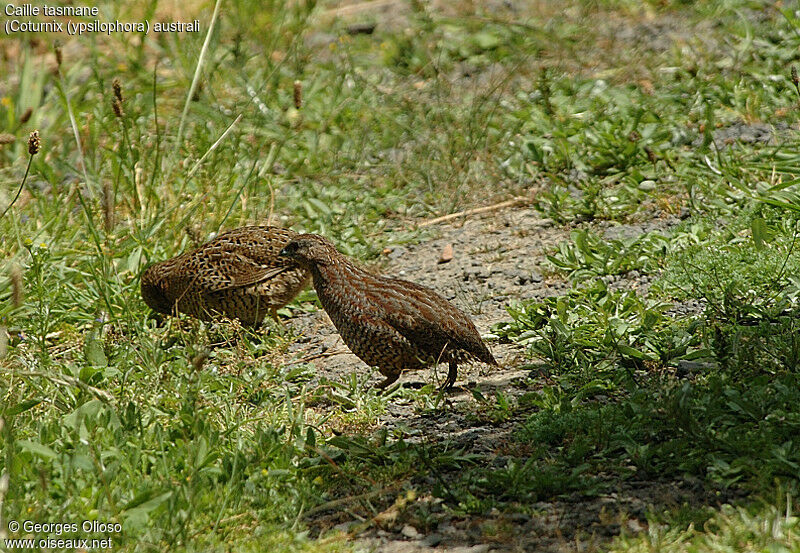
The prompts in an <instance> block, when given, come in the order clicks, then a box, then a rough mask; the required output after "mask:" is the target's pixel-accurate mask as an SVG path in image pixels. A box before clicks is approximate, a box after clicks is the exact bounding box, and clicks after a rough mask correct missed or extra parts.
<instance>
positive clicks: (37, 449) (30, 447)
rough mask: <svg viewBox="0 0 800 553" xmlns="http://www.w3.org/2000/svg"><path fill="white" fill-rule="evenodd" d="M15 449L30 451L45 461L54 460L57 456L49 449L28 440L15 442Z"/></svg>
mask: <svg viewBox="0 0 800 553" xmlns="http://www.w3.org/2000/svg"><path fill="white" fill-rule="evenodd" d="M16 443H17V447H19V448H20V449H24V450H25V451H30V452H31V453H33V454H34V455H40V456H42V457H44V458H46V459H55V458H56V457H57V456H58V454H57V453H56V452H55V451H53V450H52V449H51V448H49V447H47V446H46V445H44V444H40V443H38V442H31V441H30V440H17V442H16Z"/></svg>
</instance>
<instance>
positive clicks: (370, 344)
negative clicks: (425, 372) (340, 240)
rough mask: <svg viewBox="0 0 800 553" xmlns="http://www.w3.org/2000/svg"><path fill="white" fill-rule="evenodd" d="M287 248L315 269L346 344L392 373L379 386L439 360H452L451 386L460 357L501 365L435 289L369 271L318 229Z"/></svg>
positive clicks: (321, 294) (319, 289)
mask: <svg viewBox="0 0 800 553" xmlns="http://www.w3.org/2000/svg"><path fill="white" fill-rule="evenodd" d="M282 253H283V255H287V256H289V257H291V258H292V259H294V260H295V261H296V262H297V263H298V264H299V265H300V266H302V267H305V268H307V269H308V270H309V271H310V272H311V275H312V278H313V283H314V288H315V289H316V291H317V296H319V299H320V302H321V303H322V306H323V307H324V308H325V311H326V312H327V313H328V315H329V316H330V318H331V321H333V324H334V325H335V326H336V329H337V330H338V331H339V334H340V335H341V336H342V340H344V343H345V344H347V346H348V347H349V348H350V350H351V351H352V352H353V353H354V354H356V355H357V356H358V357H359V358H361V360H363V361H364V362H365V363H367V364H368V365H372V366H377V367H378V369H379V370H380V372H381V374H383V375H384V376H385V377H386V380H385V381H384V382H382V383H381V384H380V385H379V386H380V387H384V386H387V385H388V384H391V383H392V382H394V381H395V380H397V378H398V377H399V376H400V373H401V372H402V371H404V370H413V369H419V368H422V367H425V366H427V365H430V364H434V363H442V362H447V363H448V364H449V367H450V370H449V371H448V377H447V381H446V383H445V385H446V386H448V385H452V384H453V383H454V382H455V378H456V373H457V368H458V364H459V363H461V362H464V361H468V360H479V361H483V362H484V363H489V364H492V365H496V364H497V361H495V359H494V357H493V356H492V354H491V352H490V351H489V349H488V348H487V347H486V345H485V344H484V343H483V341H482V340H481V337H480V334H479V333H478V330H477V329H476V328H475V325H474V324H473V323H472V321H471V320H470V318H469V317H468V316H467V315H466V314H465V313H464V312H463V311H461V310H460V309H458V308H457V307H455V306H454V305H452V304H451V303H450V302H448V301H447V300H446V299H444V298H443V297H441V296H440V295H439V294H437V293H436V292H434V291H433V290H431V289H430V288H426V287H424V286H420V285H418V284H414V283H413V282H408V281H406V280H400V279H395V278H388V277H383V276H377V275H373V274H370V273H368V272H366V271H364V270H363V269H360V268H359V267H357V266H356V265H354V264H353V263H351V262H350V261H348V260H347V258H346V257H344V256H343V255H342V254H340V253H339V252H338V251H337V250H336V248H335V247H334V246H333V244H331V243H330V242H329V241H328V240H327V239H325V238H323V237H322V236H318V235H314V234H301V235H298V236H296V237H295V238H294V239H293V240H292V241H291V242H290V243H289V244H288V245H287V246H286V248H284V250H283V252H282Z"/></svg>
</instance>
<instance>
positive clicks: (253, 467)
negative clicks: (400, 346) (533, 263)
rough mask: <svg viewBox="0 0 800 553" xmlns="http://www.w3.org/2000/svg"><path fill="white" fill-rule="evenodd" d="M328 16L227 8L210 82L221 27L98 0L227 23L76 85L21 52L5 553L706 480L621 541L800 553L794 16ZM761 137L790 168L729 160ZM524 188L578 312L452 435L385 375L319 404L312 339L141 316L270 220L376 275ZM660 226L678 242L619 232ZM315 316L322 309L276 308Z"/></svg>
mask: <svg viewBox="0 0 800 553" xmlns="http://www.w3.org/2000/svg"><path fill="white" fill-rule="evenodd" d="M770 6H772V5H771V4H770ZM333 7H335V6H334V5H333V4H330V3H325V4H324V5H323V4H320V5H317V4H316V3H315V2H293V3H285V2H277V1H272V2H267V3H263V2H250V1H247V0H237V1H236V2H233V3H223V9H222V11H221V13H220V17H219V19H218V21H217V22H216V28H215V31H214V32H213V33H212V34H211V35H210V37H209V42H208V47H207V49H206V51H205V57H204V60H203V63H202V65H200V66H199V67H198V56H199V52H200V51H201V49H202V47H203V44H204V40H205V39H206V36H205V31H206V30H207V28H208V27H207V24H208V21H209V19H210V17H211V9H212V6H211V5H193V4H191V3H190V4H187V5H185V6H180V7H179V8H178V7H175V6H171V5H170V6H167V5H165V4H161V3H159V2H157V1H156V0H154V1H153V2H151V3H150V4H149V5H148V6H147V7H145V8H137V7H135V5H134V4H127V3H123V4H104V5H102V6H101V12H103V13H104V16H103V18H104V19H120V20H139V19H142V18H151V19H152V18H156V17H158V18H164V19H185V20H188V19H192V18H194V17H195V15H196V16H197V17H199V18H200V19H201V26H202V27H203V31H202V32H201V33H198V34H184V35H181V36H180V37H178V36H175V35H169V34H162V35H155V34H151V35H148V36H146V37H143V39H142V40H140V37H135V36H133V35H125V34H113V35H111V36H106V35H92V36H84V37H82V38H80V39H74V40H65V42H66V44H65V45H64V46H63V48H62V54H63V62H62V64H61V66H60V68H59V70H58V71H56V70H55V69H56V67H55V56H54V54H53V50H52V39H54V38H56V37H51V36H42V37H39V38H40V39H41V40H38V41H31V40H28V38H30V37H26V38H25V39H22V38H12V39H8V38H5V39H3V41H0V51H2V52H3V53H4V55H3V56H0V72H2V74H3V75H7V76H8V77H7V78H5V79H3V82H0V133H9V134H10V135H13V136H14V137H15V141H14V142H13V143H7V144H0V209H5V208H6V206H7V205H9V204H10V202H11V201H12V198H13V197H14V194H15V193H16V190H17V189H18V187H19V186H20V183H21V182H22V178H23V175H24V173H25V168H26V166H27V164H28V162H29V156H28V154H27V145H26V144H25V141H26V138H27V136H28V133H29V132H30V131H32V130H33V129H38V130H39V132H40V135H41V137H42V142H43V146H42V151H41V152H40V153H38V154H37V155H35V156H34V157H33V158H32V160H31V171H30V174H29V176H28V178H27V180H26V181H25V185H24V189H23V191H22V194H21V195H20V198H19V199H18V200H17V202H16V203H15V204H14V205H13V206H11V208H10V209H9V210H8V212H7V213H6V214H5V216H3V217H2V219H0V234H2V236H4V237H6V239H5V240H3V241H2V243H1V244H0V252H1V253H2V257H3V264H2V271H3V275H4V276H2V277H0V326H2V327H3V328H5V329H7V331H8V335H9V340H8V344H7V345H5V346H3V345H2V344H0V398H2V399H0V420H2V431H1V432H0V444H1V447H2V450H1V451H0V459H2V463H0V467H2V471H1V472H2V474H3V475H5V476H4V477H3V478H6V477H7V482H8V484H7V489H6V487H5V486H4V485H3V480H2V479H0V519H1V520H0V523H2V524H0V535H2V533H3V532H5V531H6V529H7V524H6V523H7V521H10V520H33V521H37V522H56V521H81V520H98V521H102V522H118V523H120V524H121V525H122V528H123V531H122V532H121V533H119V534H118V535H117V534H114V535H112V536H111V537H112V538H113V541H114V547H115V548H117V549H120V550H124V551H134V550H136V551H139V550H147V551H150V550H152V551H161V550H164V549H175V550H203V551H207V550H218V551H223V550H225V551H248V550H254V551H256V550H258V551H263V550H270V551H347V550H351V549H352V548H353V547H354V546H353V545H352V544H351V543H349V538H350V536H347V535H343V534H340V533H338V532H336V531H332V530H331V527H332V526H334V525H335V524H337V523H339V522H346V521H347V520H360V522H359V526H358V527H359V528H361V529H366V528H370V527H373V526H380V525H381V524H389V525H391V524H392V523H389V522H385V521H386V520H389V519H390V518H391V520H393V521H399V522H397V523H398V524H405V523H408V524H413V525H414V526H415V527H416V528H419V529H424V530H426V531H434V530H436V528H437V525H438V524H439V522H440V519H441V516H442V513H446V514H448V515H452V516H454V517H474V518H475V519H476V520H477V519H482V518H486V517H488V516H490V515H491V516H495V515H496V514H497V513H500V516H505V515H510V514H514V513H516V514H519V513H526V514H529V515H531V516H534V517H536V516H539V515H540V512H539V510H538V507H534V505H535V504H537V502H558V501H561V500H563V499H564V498H565V497H576V496H577V497H580V498H582V499H583V500H585V501H587V502H591V501H592V500H593V499H595V498H598V497H600V496H601V495H603V494H606V493H609V492H611V491H613V490H614V489H616V488H617V487H619V486H621V485H625V484H626V483H629V482H639V481H648V482H655V481H667V482H684V481H687V482H688V481H691V482H696V483H698V484H697V485H698V486H699V488H700V489H701V490H702V492H701V493H700V492H699V493H698V494H697V498H698V501H699V502H700V503H701V506H700V507H697V506H681V505H670V504H667V503H664V504H659V503H656V504H654V505H651V506H650V509H651V512H650V513H649V514H648V521H647V522H648V529H647V530H646V531H645V532H643V533H640V534H636V535H633V534H629V533H626V532H625V531H623V532H622V535H621V536H620V537H619V538H617V539H616V540H615V541H613V542H610V543H606V544H604V545H602V546H601V547H604V548H607V549H608V548H610V550H614V551H617V550H620V551H622V550H625V551H637V550H647V551H653V550H657V551H673V550H674V551H679V550H693V551H722V550H726V549H725V548H726V547H727V548H728V549H727V550H770V551H773V550H774V551H784V550H785V551H797V550H799V549H800V539H798V534H797V521H796V517H795V516H794V515H793V514H792V513H794V512H796V509H797V499H796V497H797V493H798V489H797V482H798V477H799V476H800V473H799V472H798V471H799V470H800V468H798V467H800V445H799V444H798V440H797V438H796V436H797V435H798V426H799V425H800V407H798V405H800V401H799V400H800V398H799V397H798V392H797V390H798V389H799V386H798V385H799V384H800V383H799V382H798V371H797V368H798V362H799V361H800V338H798V335H800V334H798V323H797V320H798V307H797V297H798V294H800V281H799V280H798V277H797V274H798V270H800V257H799V255H798V253H797V252H798V247H799V246H800V245H798V244H797V242H798V240H797V238H798V230H797V229H798V213H800V207H798V206H800V196H798V191H797V183H796V179H797V178H798V175H800V163H799V162H798V160H800V131H797V130H796V129H795V126H796V125H797V123H798V115H797V113H798V112H797V105H798V101H800V100H799V99H798V92H797V91H796V90H795V87H794V85H793V83H792V81H791V76H790V65H791V64H792V63H795V64H796V63H797V59H796V52H797V49H798V47H799V46H800V35H799V34H798V32H797V31H798V29H800V23H798V19H797V17H796V15H795V14H794V13H793V12H792V11H791V10H790V9H788V8H782V9H785V11H784V12H781V11H780V10H779V9H778V8H775V7H774V6H772V7H769V8H768V7H767V5H766V3H763V2H756V1H744V0H741V1H739V0H737V1H733V0H730V1H724V2H706V3H700V4H698V5H693V4H691V3H689V4H687V3H684V2H648V3H645V4H644V5H640V4H638V3H632V2H584V1H582V0H574V1H568V2H564V3H563V5H561V4H559V5H553V6H550V5H548V6H544V5H542V6H538V7H535V6H527V5H526V6H524V7H522V8H521V10H522V11H521V12H520V13H513V12H510V11H508V10H506V9H504V8H498V9H496V10H494V9H492V8H490V7H485V6H483V5H482V4H481V3H466V2H465V3H463V4H461V3H459V4H456V5H455V6H453V7H451V8H450V9H448V10H442V11H437V10H435V9H433V8H431V7H430V6H429V5H428V4H425V3H418V2H410V3H408V4H407V5H406V4H403V6H402V9H400V11H399V12H398V13H397V14H395V15H394V16H393V17H390V18H389V20H386V21H385V20H384V19H382V18H380V17H377V16H374V15H372V14H370V13H369V12H365V13H363V14H358V15H356V16H347V17H343V18H342V19H339V20H336V19H334V20H332V19H331V18H330V15H329V14H327V13H326V10H328V9H330V8H333ZM175 10H180V11H175ZM153 14H156V15H153ZM372 18H374V19H372ZM369 21H375V22H377V23H378V26H377V28H376V30H375V33H374V34H372V35H363V34H356V35H350V34H348V33H347V32H346V28H347V25H348V24H350V23H353V22H369ZM598 22H600V23H602V24H598ZM693 28H694V29H696V32H692V29H693ZM620 29H622V30H625V31H626V32H627V31H629V30H630V29H633V31H632V35H631V36H630V37H629V38H622V39H620V38H618V37H619V36H626V35H625V34H624V33H622V34H620ZM653 29H655V30H653ZM667 34H670V35H672V38H673V39H674V40H667V41H666V42H665V41H663V40H662V39H663V38H664V36H665V35H667ZM60 38H62V39H65V37H60ZM198 69H199V72H198V73H197V74H198V75H199V87H198V88H197V90H196V91H195V94H194V95H193V97H191V98H188V100H189V101H188V103H187V97H188V95H189V91H190V87H191V83H192V81H193V78H194V76H195V74H196V72H197V71H198ZM115 78H118V79H119V81H120V83H121V88H122V95H123V100H122V102H121V108H122V114H121V117H118V116H117V115H116V114H115V112H114V108H113V106H112V104H113V98H114V91H113V87H112V81H113V79H115ZM295 81H299V82H300V83H301V87H302V105H301V106H300V107H299V108H295V107H294V100H293V94H294V82H295ZM185 106H188V111H186V116H185V118H184V116H183V113H184V107H185ZM29 108H30V110H31V111H30V113H28V110H29ZM72 117H74V121H75V122H74V125H73V123H72V120H71V119H72ZM740 122H743V123H745V124H748V125H749V124H755V123H761V122H764V123H767V124H769V125H772V126H773V128H774V129H775V132H774V140H773V141H772V142H771V143H769V144H765V143H760V142H745V141H737V140H735V139H732V140H728V141H727V143H726V141H725V139H724V136H723V134H721V133H724V132H726V131H728V130H729V129H730V128H731V127H732V126H733V125H734V124H737V123H740ZM179 129H181V130H179ZM715 133H716V134H715ZM179 135H180V136H179ZM179 138H180V140H179ZM78 144H80V147H78ZM519 196H527V197H530V198H531V205H533V206H534V207H535V208H536V209H537V210H538V211H539V212H540V213H541V215H542V216H543V217H548V218H550V219H552V220H553V221H554V222H555V223H556V224H557V225H561V226H563V228H564V233H565V237H567V236H568V239H566V240H565V241H564V242H563V243H562V244H560V245H559V246H558V247H557V248H555V249H554V250H553V251H550V252H548V256H547V259H548V260H549V264H550V265H549V273H548V278H553V279H566V280H567V281H568V282H569V283H570V285H571V289H570V290H569V291H568V292H567V293H565V294H562V295H559V296H554V297H549V298H546V299H543V300H541V301H529V302H523V303H519V302H509V305H508V313H509V319H508V321H506V322H503V323H500V324H498V325H496V326H495V327H494V328H493V329H492V333H493V334H494V336H495V338H496V339H497V340H507V341H512V342H515V343H517V344H520V345H521V346H523V347H524V350H525V352H526V354H527V356H528V357H529V359H528V360H527V361H525V362H524V363H526V364H524V365H523V366H520V367H519V368H520V377H521V378H520V379H519V386H521V387H522V390H521V395H519V396H518V397H511V396H510V395H509V394H507V393H504V392H499V391H498V392H496V393H493V394H489V393H486V392H485V391H482V389H481V388H480V386H479V387H478V388H477V389H475V390H472V395H473V397H472V400H471V401H470V402H467V403H465V404H463V405H458V406H449V407H444V403H443V401H442V399H441V398H439V397H438V396H437V392H436V390H435V389H433V387H432V386H425V387H423V388H422V389H420V390H399V391H397V392H395V393H394V394H389V395H387V396H378V395H377V394H376V393H375V391H374V390H371V389H369V387H368V385H367V384H366V382H367V375H366V373H363V374H358V375H352V377H349V378H347V379H343V380H342V381H335V382H331V381H325V380H323V381H322V382H321V383H320V385H319V386H318V387H316V388H312V385H311V383H312V382H316V381H315V380H314V379H315V377H316V376H317V375H316V374H315V370H314V368H313V365H308V364H301V365H299V366H297V365H293V366H289V365H288V360H289V355H288V348H289V346H290V344H291V343H292V341H293V340H294V338H295V337H293V336H292V335H291V333H286V332H279V331H277V329H269V331H262V332H259V333H257V334H253V333H251V332H248V331H247V330H245V329H242V328H240V327H238V326H237V325H235V324H234V325H221V326H214V327H211V326H208V325H205V324H201V323H197V322H196V321H183V322H182V323H181V324H179V323H177V322H174V321H173V322H171V323H170V324H168V325H166V326H162V327H160V326H157V325H156V324H155V322H154V321H153V320H152V319H151V318H150V317H149V313H148V310H147V308H146V307H145V305H144V304H143V302H142V301H141V299H140V297H139V292H138V276H139V275H140V274H141V271H142V270H143V269H144V267H145V266H146V265H147V264H148V263H150V262H153V261H156V260H160V259H164V258H166V257H168V256H171V255H174V254H176V253H179V252H180V251H183V250H184V249H185V248H188V247H190V246H191V245H192V244H194V243H197V242H202V241H204V240H205V239H206V238H208V237H209V236H210V234H211V233H213V232H216V231H218V230H219V229H224V228H231V227H234V226H238V225H242V224H247V223H253V222H265V221H272V222H273V223H278V224H282V225H286V226H291V227H293V228H295V229H296V230H305V231H310V232H319V233H323V234H325V235H327V236H329V237H331V238H332V239H333V240H334V241H335V242H336V245H337V246H338V247H339V248H340V249H341V250H342V251H343V252H345V253H346V254H348V255H351V256H354V257H356V258H359V259H361V260H362V261H366V262H373V261H375V260H376V258H377V257H378V255H379V254H380V252H381V251H382V249H383V248H384V247H385V246H386V245H391V244H402V243H407V242H409V241H415V240H424V239H426V238H427V237H428V236H429V235H428V234H425V233H423V232H422V231H419V230H415V224H416V223H418V222H420V221H423V220H425V219H429V218H433V217H436V216H438V215H442V214H446V213H451V212H455V211H458V210H461V209H467V208H469V207H475V206H478V205H484V204H488V203H491V202H495V201H502V200H506V199H508V198H511V197H519ZM679 217H680V218H681V220H680V221H678V218H679ZM653 221H656V222H658V221H662V222H663V221H669V224H666V223H664V224H656V225H655V227H656V228H655V229H654V230H649V231H648V232H644V233H642V234H641V235H636V236H633V237H630V238H626V237H620V238H614V237H611V236H606V235H605V234H604V232H605V229H606V228H608V227H613V226H616V225H618V224H622V225H627V226H629V227H631V228H639V227H641V228H644V225H646V224H647V223H650V222H653ZM648 228H649V227H648ZM15 265H16V266H19V267H20V268H21V275H22V278H21V284H22V286H21V290H20V287H19V284H20V282H19V281H18V280H17V279H16V277H13V276H12V275H13V270H12V267H13V266H15ZM6 275H7V276H6ZM642 275H644V276H646V277H647V278H648V279H649V280H648V282H647V286H644V287H640V288H639V289H638V290H634V289H632V287H631V286H628V284H627V283H628V282H629V280H628V279H635V278H639V277H641V276H642ZM20 292H22V301H21V303H17V302H16V300H15V299H14V298H15V297H19V294H20ZM313 309H315V304H314V295H313V293H305V294H303V295H301V297H300V298H299V299H298V300H297V301H296V302H295V303H293V304H292V305H290V306H289V307H288V308H287V309H286V310H284V311H283V315H284V316H291V315H292V314H293V313H298V312H301V311H303V310H313ZM212 343H222V344H223V345H222V346H219V347H210V344H212ZM526 369H530V371H529V372H525V370H526ZM390 402H400V403H406V404H410V405H411V406H412V408H413V410H414V412H415V413H416V415H418V416H420V417H428V416H437V413H440V412H441V409H442V408H443V407H444V408H447V409H454V410H457V411H458V412H459V413H460V414H462V415H464V420H467V421H470V422H471V423H474V424H476V425H483V426H486V427H494V426H497V427H503V425H507V426H510V427H511V430H510V432H509V433H508V434H507V435H505V437H504V438H503V439H502V440H500V441H498V442H497V443H496V444H495V447H496V450H495V451H492V452H489V453H482V454H480V455H479V454H476V453H475V452H473V451H470V450H469V449H468V448H465V447H464V446H463V444H460V443H457V442H456V441H454V440H451V439H449V438H442V439H438V438H439V437H438V436H436V437H430V436H421V437H420V436H417V435H414V434H413V433H410V431H409V430H408V429H407V428H405V427H404V426H403V425H402V423H400V424H398V425H397V426H396V427H394V428H393V429H392V430H391V431H388V430H387V429H385V428H383V427H381V425H380V423H379V421H380V420H381V419H380V418H381V416H382V415H383V414H384V413H385V412H386V409H387V405H389V403H390ZM714 498H718V499H714ZM774 498H777V499H774ZM726 502H732V503H736V504H735V505H733V506H720V503H726ZM331 511H333V512H334V515H335V516H332V515H331ZM493 513H494V514H493ZM351 515H352V516H351ZM336 516H340V517H342V518H336ZM348 516H350V518H349V519H348V518H347V517H348ZM326 517H327V518H326ZM359 517H360V519H359ZM392 517H394V518H392ZM485 524H486V525H485V526H484V527H482V528H483V530H482V532H483V533H482V536H483V538H485V539H486V540H487V541H492V542H501V543H502V542H506V541H509V540H511V539H512V537H511V535H513V531H512V530H509V529H508V528H506V527H505V526H503V524H502V523H498V522H496V521H495V522H492V523H488V522H487V523H485ZM492 524H497V525H496V526H492ZM585 531H586V533H587V534H590V533H591V529H585ZM80 537H83V538H86V537H94V536H87V535H83V534H81V536H80ZM97 537H105V535H104V534H100V535H98V536H97Z"/></svg>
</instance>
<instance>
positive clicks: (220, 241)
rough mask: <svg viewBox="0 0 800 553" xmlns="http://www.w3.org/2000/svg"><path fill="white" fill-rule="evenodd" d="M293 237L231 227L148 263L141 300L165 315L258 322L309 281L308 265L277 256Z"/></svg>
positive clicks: (270, 230) (255, 228)
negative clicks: (196, 245)
mask: <svg viewBox="0 0 800 553" xmlns="http://www.w3.org/2000/svg"><path fill="white" fill-rule="evenodd" d="M295 236H297V233H296V232H294V231H291V230H288V229H284V228H280V227H271V226H249V227H241V228H238V229H234V230H229V231H228V232H225V233H223V234H220V235H219V236H217V237H216V238H214V239H213V240H211V241H210V242H207V243H205V244H203V245H202V246H200V247H199V248H197V249H195V250H192V251H188V252H185V253H182V254H181V255H179V256H177V257H173V258H172V259H168V260H167V261H161V262H160V263H155V264H153V265H151V266H150V267H148V268H147V269H146V270H145V272H144V273H143V274H142V281H141V290H142V298H143V299H144V301H145V303H146V304H147V305H149V306H150V308H151V309H153V310H154V311H157V312H159V313H164V314H166V315H174V314H176V312H178V311H179V312H181V313H186V314H187V315H192V316H194V317H197V318H199V319H203V320H210V319H211V318H212V317H213V316H215V315H224V316H226V317H229V318H232V319H233V318H236V319H239V320H240V321H241V322H242V324H245V325H249V326H258V325H259V324H260V323H261V321H262V320H263V319H264V316H265V315H266V314H267V313H268V312H269V313H271V314H272V316H273V317H275V311H276V310H277V309H278V308H280V307H283V306H284V305H286V304H287V303H289V302H290V301H291V300H292V298H294V297H295V296H296V295H297V294H298V293H299V292H300V290H302V289H303V288H304V287H305V286H306V285H307V284H308V281H309V272H308V271H307V270H306V269H303V268H301V267H299V266H298V265H297V264H296V263H294V262H293V261H291V260H289V259H286V258H285V257H281V256H279V255H278V254H279V252H280V251H281V248H283V247H284V246H285V245H286V244H288V243H289V241H290V240H291V239H292V238H294V237H295Z"/></svg>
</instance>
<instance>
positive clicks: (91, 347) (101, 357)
mask: <svg viewBox="0 0 800 553" xmlns="http://www.w3.org/2000/svg"><path fill="white" fill-rule="evenodd" d="M83 355H84V357H85V358H86V362H87V363H89V365H91V366H93V367H107V366H108V358H107V357H106V353H105V351H103V340H102V338H100V336H99V332H98V331H97V330H93V331H91V332H90V333H89V334H88V335H87V336H86V342H85V343H84V345H83Z"/></svg>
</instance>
